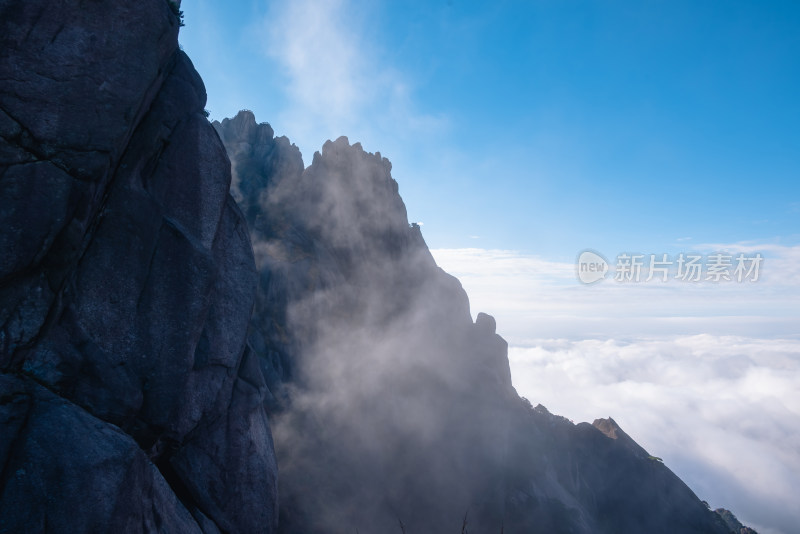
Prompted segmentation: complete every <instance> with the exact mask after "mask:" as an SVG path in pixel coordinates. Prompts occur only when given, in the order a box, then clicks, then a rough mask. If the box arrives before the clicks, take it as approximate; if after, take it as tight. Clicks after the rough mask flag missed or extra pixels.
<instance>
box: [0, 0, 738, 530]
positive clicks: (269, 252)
mask: <svg viewBox="0 0 800 534" xmlns="http://www.w3.org/2000/svg"><path fill="white" fill-rule="evenodd" d="M179 25H180V6H179V2H174V1H165V0H142V1H141V2H133V3H131V2H128V3H116V2H78V1H76V0H66V1H64V2H58V3H53V2H43V1H24V2H23V1H11V0H0V40H2V48H0V251H1V252H2V255H0V532H3V533H5V532H9V533H12V532H13V533H16V532H32V533H36V532H63V533H70V534H72V533H83V532H87V533H88V532H109V531H119V532H180V533H183V532H206V533H215V532H231V533H236V532H240V533H250V532H267V533H268V532H283V533H311V534H313V533H316V532H326V533H338V532H350V533H352V532H354V531H356V532H364V533H368V532H392V531H400V530H401V529H402V530H404V531H407V532H417V533H425V532H430V533H442V532H451V531H456V532H457V531H458V528H459V527H460V526H463V527H464V528H463V530H464V531H466V530H469V531H472V532H509V533H513V532H548V533H561V532H564V533H567V532H571V533H615V534H617V533H641V532H647V533H662V532H663V533H666V532H682V533H683V532H688V533H691V532H697V533H700V532H703V533H726V534H727V533H729V532H730V531H731V528H740V527H741V525H740V524H739V523H738V522H736V520H735V518H733V516H732V515H731V516H730V517H727V516H724V514H723V515H720V514H716V513H714V512H712V511H710V510H709V509H708V508H707V506H706V505H705V504H704V503H702V502H701V501H700V500H698V498H697V497H696V496H695V495H694V494H693V493H692V491H691V490H690V489H689V488H688V487H686V486H685V485H684V484H683V483H682V482H681V481H680V480H679V479H678V478H677V477H676V476H675V475H674V474H673V473H672V472H671V471H670V470H669V469H668V468H667V467H665V466H664V465H663V464H662V463H661V462H660V461H659V460H658V459H657V458H654V457H653V456H650V455H649V454H648V453H647V452H646V451H645V450H644V449H642V448H641V447H639V446H638V445H637V444H636V443H635V441H634V440H633V439H631V438H630V437H629V436H627V435H626V434H625V433H624V432H623V431H622V430H621V429H620V428H619V427H618V426H617V425H616V423H615V422H614V421H613V420H612V419H610V418H609V419H603V420H598V421H595V423H594V424H593V425H589V424H586V423H582V424H579V425H574V424H572V423H571V422H569V421H568V420H566V419H564V418H562V417H558V416H555V415H552V414H550V413H549V412H547V410H546V409H544V408H543V407H541V406H537V407H535V408H534V407H532V406H531V405H530V404H529V403H527V401H525V400H524V399H520V398H519V397H518V396H517V394H516V392H515V391H514V389H513V387H512V383H511V376H510V371H509V365H508V359H507V355H506V351H507V346H506V343H505V341H504V340H503V339H502V338H500V337H499V336H498V335H497V334H496V333H495V328H496V327H495V322H494V319H493V318H491V317H490V316H488V315H485V314H478V315H477V317H476V320H475V321H474V322H473V320H472V316H471V313H470V309H469V301H468V299H467V296H466V294H465V293H464V291H463V290H462V288H461V285H460V284H459V282H458V281H457V280H456V279H455V278H453V277H451V276H449V275H447V274H446V273H444V272H443V271H442V270H441V269H439V268H438V267H437V266H436V263H435V261H434V260H433V258H432V256H431V254H430V252H429V251H428V249H427V246H426V245H425V242H424V240H423V238H422V234H421V232H420V228H419V227H417V226H415V225H409V224H408V220H407V216H406V211H405V206H404V205H403V202H402V200H401V198H400V196H399V194H398V186H397V183H396V182H395V181H394V179H393V178H392V176H391V164H390V163H389V161H388V160H386V159H385V158H383V157H381V155H380V154H370V153H367V152H365V151H364V150H363V149H362V148H361V146H360V145H358V144H354V145H351V144H350V143H349V141H348V140H347V139H346V138H340V139H338V140H336V141H334V142H328V143H326V144H325V146H324V147H323V148H322V151H321V152H320V153H318V154H315V156H314V158H313V161H312V164H311V165H310V166H309V167H308V168H304V166H303V162H302V159H301V157H300V154H299V152H298V151H297V149H296V148H295V147H294V146H292V145H291V143H290V142H289V141H288V140H286V139H285V138H275V136H274V132H273V131H272V129H271V128H270V127H269V125H267V124H256V121H255V118H254V117H253V115H252V113H249V112H243V113H240V114H239V115H238V116H237V117H236V118H234V119H232V120H225V121H223V122H222V123H215V124H214V125H213V126H212V125H211V124H209V123H208V121H207V120H206V118H205V115H204V112H203V107H204V105H205V90H204V88H203V84H202V81H201V80H200V78H199V76H198V74H197V73H196V72H195V70H194V68H193V67H192V64H191V62H190V61H189V59H188V58H187V57H186V55H185V54H183V52H181V51H180V50H179V48H178V46H177V32H178V28H179ZM215 128H216V131H215ZM223 143H224V144H223ZM229 187H230V193H229ZM231 194H232V195H233V196H231ZM234 199H235V200H234ZM237 202H238V205H237ZM272 433H274V436H275V444H274V448H273V441H272ZM276 456H277V463H279V464H280V466H281V477H280V484H279V483H278V476H277V465H276ZM278 493H280V495H281V500H280V507H279V506H278V498H277V495H278ZM279 519H280V521H279ZM726 522H727V524H726ZM742 528H744V527H742Z"/></svg>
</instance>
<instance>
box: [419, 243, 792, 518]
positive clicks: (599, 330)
mask: <svg viewBox="0 0 800 534" xmlns="http://www.w3.org/2000/svg"><path fill="white" fill-rule="evenodd" d="M700 248H701V249H702V250H704V251H712V250H731V251H737V252H738V251H742V252H745V253H750V252H755V251H759V252H762V253H763V254H765V261H764V265H763V274H764V277H763V278H762V279H761V280H760V281H758V282H756V283H749V284H746V283H744V284H738V283H731V284H711V283H699V284H686V283H681V282H677V281H669V282H666V283H659V284H653V283H651V284H643V283H641V284H628V285H626V284H619V283H615V282H613V281H610V280H605V281H603V282H600V283H599V284H597V285H593V286H584V285H581V284H580V283H579V282H578V281H577V279H576V277H575V267H574V265H573V264H571V263H559V262H551V261H547V260H545V259H542V258H539V257H535V256H529V255H522V254H518V253H515V252H513V251H497V250H482V249H457V250H452V249H451V250H434V251H433V253H434V256H435V257H436V259H437V262H438V263H439V265H440V266H442V267H443V268H444V269H445V270H446V271H448V272H450V273H452V274H454V275H456V276H458V277H459V279H460V280H461V282H462V284H463V285H464V287H465V289H466V291H467V293H468V294H469V296H470V301H471V303H472V309H473V313H476V312H478V311H486V312H488V313H491V314H493V315H495V317H496V318H497V319H498V332H499V333H500V334H501V335H503V336H504V337H506V339H507V340H508V341H509V344H510V349H509V358H510V360H511V370H512V376H513V380H514V384H515V387H516V388H517V390H518V391H519V393H520V394H521V395H524V396H526V397H528V398H529V399H530V400H531V401H532V402H533V403H534V404H536V403H538V402H541V403H542V404H544V405H545V406H547V407H548V408H549V409H550V410H551V411H553V412H554V413H558V414H560V415H564V416H566V417H569V418H571V419H573V420H575V421H592V420H593V419H595V418H597V417H608V416H612V417H614V418H615V420H617V422H619V423H620V425H621V426H622V427H623V428H624V429H625V430H626V431H627V432H628V433H629V434H631V436H632V437H633V438H634V439H636V440H637V441H638V442H639V443H640V444H641V445H642V446H644V447H645V448H646V449H647V450H649V451H650V452H651V453H652V454H654V455H656V456H660V457H662V458H663V459H664V461H665V463H666V464H667V465H668V466H669V467H670V468H671V469H672V470H673V471H675V472H676V473H677V474H678V476H680V477H681V478H682V479H683V480H684V481H685V482H687V484H689V486H690V487H691V488H692V489H693V490H694V491H695V492H696V493H697V494H698V496H699V497H700V498H701V499H705V500H707V501H709V503H710V504H711V505H712V506H713V507H726V508H729V509H732V510H733V511H734V513H736V514H737V515H738V516H739V518H740V519H741V520H742V521H743V522H745V523H749V524H750V525H751V526H753V527H754V528H756V529H757V530H758V531H759V532H760V533H761V534H765V533H766V534H770V533H777V532H782V533H785V534H789V533H791V532H794V531H795V530H794V529H795V528H796V525H797V524H800V510H798V509H797V506H796V502H797V497H796V496H797V495H798V494H799V493H800V452H798V451H800V336H798V332H797V325H798V324H800V321H798V319H799V317H798V314H799V313H798V309H797V308H798V307H797V305H796V303H797V302H800V299H799V298H798V297H800V283H798V276H797V272H798V271H797V268H798V267H797V266H798V262H800V247H787V246H779V245H763V246H759V245H757V244H750V245H743V244H733V245H726V244H713V245H707V246H701V247H700ZM612 261H613V259H612Z"/></svg>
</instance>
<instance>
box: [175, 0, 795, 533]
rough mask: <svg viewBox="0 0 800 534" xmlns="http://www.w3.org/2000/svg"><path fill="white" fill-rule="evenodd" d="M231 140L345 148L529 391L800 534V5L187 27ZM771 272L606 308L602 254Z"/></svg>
mask: <svg viewBox="0 0 800 534" xmlns="http://www.w3.org/2000/svg"><path fill="white" fill-rule="evenodd" d="M183 9H184V11H185V13H186V14H185V19H186V27H184V28H183V29H182V30H181V35H180V42H181V44H182V46H183V48H184V50H185V51H186V52H187V53H188V54H189V56H190V57H191V58H192V60H193V62H194V64H195V66H196V68H197V70H198V71H199V72H200V74H201V75H202V77H203V79H204V81H205V83H206V88H207V91H208V95H209V99H208V106H207V107H208V109H209V110H210V111H211V117H212V118H213V119H222V118H224V117H230V116H233V115H234V114H236V112H237V111H239V110H240V109H245V108H246V109H250V110H253V111H254V112H255V115H256V119H257V120H259V121H263V122H269V123H270V124H272V126H273V128H274V130H275V132H276V133H277V134H278V135H286V136H288V137H289V138H290V139H291V140H292V141H293V142H295V143H296V144H297V145H298V146H299V147H300V149H301V151H302V153H303V156H304V159H305V161H306V163H309V162H310V161H311V156H312V155H313V152H314V151H316V150H319V149H320V147H321V146H322V144H323V143H324V142H325V140H327V139H335V138H337V137H338V136H340V135H347V136H348V137H349V139H350V141H351V142H356V141H358V142H361V143H362V145H363V146H364V148H365V149H366V150H369V151H372V152H375V151H380V152H381V153H382V154H383V155H384V156H386V157H388V158H389V159H390V160H391V161H392V163H393V176H394V178H395V179H396V180H397V181H398V183H399V185H400V192H401V194H402V196H403V199H404V200H405V203H406V206H407V208H408V212H409V219H410V220H411V221H420V222H422V223H424V226H423V235H424V236H425V239H426V241H427V242H428V244H429V246H430V247H431V248H432V249H433V253H434V256H435V257H436V260H437V262H438V263H439V264H440V265H441V266H442V267H443V268H444V269H445V270H447V271H448V272H451V273H452V274H454V275H456V276H458V278H459V279H460V280H461V282H462V284H463V285H464V288H465V289H466V290H467V293H468V294H469V296H470V301H471V304H472V312H473V315H475V314H476V313H477V312H478V311H486V312H489V313H491V314H493V315H495V317H496V318H497V323H498V332H499V333H500V334H501V335H503V336H504V337H505V338H506V339H507V340H508V341H509V347H510V348H509V359H510V362H511V368H512V378H513V382H514V385H515V387H516V388H517V390H518V392H519V393H520V394H521V395H524V396H526V397H528V398H530V399H531V400H532V401H533V402H534V404H536V403H537V402H541V403H542V404H544V405H545V406H547V407H548V408H550V409H551V410H552V411H553V412H555V413H559V414H562V415H565V416H567V417H569V418H572V419H574V420H576V421H581V420H588V421H591V420H593V419H594V418H595V417H607V416H609V415H611V416H613V417H614V418H615V419H616V420H617V422H619V423H620V424H621V426H622V427H623V428H624V429H625V430H626V431H627V432H628V433H629V434H631V435H632V436H633V437H634V438H635V439H636V440H637V441H638V442H639V443H640V444H642V445H643V446H644V447H645V448H647V449H648V450H649V451H650V452H651V453H652V454H655V455H656V456H660V457H662V458H664V461H665V463H666V464H667V465H668V466H669V467H670V468H671V469H673V470H674V471H675V472H676V473H677V474H678V475H679V476H680V477H681V478H683V479H684V480H685V481H686V482H687V483H688V484H689V485H690V487H692V488H693V489H694V490H695V491H696V492H697V493H698V495H699V496H700V497H701V498H703V499H706V500H708V501H709V502H710V503H711V505H712V506H714V507H717V506H725V507H728V508H731V509H733V510H734V512H736V513H737V515H738V516H739V517H740V519H742V520H743V521H744V522H746V523H749V524H751V525H752V526H754V527H756V528H757V530H758V531H759V532H760V533H761V534H779V533H785V534H788V533H790V532H793V529H796V525H797V524H800V510H798V509H797V506H796V495H797V494H798V493H800V455H798V453H797V451H798V450H800V332H798V330H797V325H798V324H800V305H798V304H799V303H800V97H798V95H800V3H797V2H777V1H776V2H738V1H724V2H722V1H718V2H710V1H694V2H681V1H649V2H635V1H629V2H612V1H603V2H588V1H587V2H575V1H570V0H549V1H530V2H494V3H491V4H489V3H478V2H464V1H459V0H445V1H442V2H391V3H388V2H362V1H360V0H294V1H292V2H285V1H283V2H267V1H258V2H255V1H254V2H248V1H241V2H235V3H233V2H228V3H223V2H211V1H210V0H198V1H195V2H186V3H185V4H184V6H183ZM586 248H591V249H594V250H597V251H599V252H601V253H603V254H604V255H605V256H606V257H607V258H608V259H609V260H610V262H612V264H613V262H614V259H615V257H616V255H617V254H619V253H621V252H640V253H643V254H650V253H653V254H661V253H667V254H671V255H673V258H674V255H676V254H677V253H679V252H684V251H685V252H701V253H704V254H708V253H710V252H712V251H720V250H726V251H730V252H732V253H735V252H742V253H747V254H755V253H762V254H763V255H764V257H765V260H764V264H763V267H762V277H761V279H760V280H759V281H758V282H757V283H741V284H740V283H727V284H725V283H722V284H713V283H710V282H708V283H707V282H701V283H689V284H686V283H680V282H676V281H674V280H671V281H669V282H667V283H663V284H662V283H657V282H654V283H650V284H619V283H615V282H614V281H613V280H604V281H602V282H600V283H599V284H596V285H592V286H583V285H581V284H580V283H579V282H578V281H577V280H576V278H575V270H574V261H575V258H576V257H577V255H578V253H579V252H580V251H581V250H583V249H586Z"/></svg>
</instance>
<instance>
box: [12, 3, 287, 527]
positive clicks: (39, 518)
mask: <svg viewBox="0 0 800 534" xmlns="http://www.w3.org/2000/svg"><path fill="white" fill-rule="evenodd" d="M177 6H178V3H176V2H167V1H165V0H143V1H142V2H88V3H87V2H77V1H66V2H59V3H52V2H43V1H9V0H5V1H2V2H0V40H2V48H0V73H1V74H0V78H2V80H0V84H1V85H0V250H2V256H0V425H1V426H2V432H0V466H2V471H1V472H0V532H45V531H46V532H65V533H79V532H109V531H120V532H142V531H147V532H150V531H153V532H155V531H158V532H221V531H224V532H272V531H273V530H274V527H275V524H276V521H277V496H276V484H277V467H276V463H275V456H274V452H273V446H272V439H271V434H270V426H269V421H268V419H267V415H266V411H265V409H264V404H263V400H264V398H265V396H266V395H267V388H266V385H265V382H264V379H263V376H262V373H261V370H260V368H259V364H258V359H257V358H256V356H255V355H254V353H253V352H252V351H251V350H250V349H249V348H248V346H247V329H248V323H249V319H250V315H251V311H252V308H253V299H254V297H253V295H254V290H255V288H256V285H257V273H256V270H255V266H254V259H253V254H252V247H251V245H250V241H249V236H248V231H247V225H246V223H245V220H244V218H243V216H242V214H241V211H240V210H239V208H238V207H237V205H236V203H235V202H234V200H233V199H232V197H231V196H230V195H229V193H228V189H229V183H230V163H229V160H228V158H227V155H226V153H225V149H224V148H223V146H222V144H221V142H220V140H219V138H218V136H217V135H216V133H215V132H214V129H213V128H212V127H211V125H210V124H209V123H208V121H207V120H206V118H205V116H204V113H203V107H204V105H205V99H206V95H205V89H204V87H203V83H202V81H201V79H200V77H199V76H198V74H197V73H196V72H195V70H194V68H193V66H192V64H191V62H190V60H189V59H188V57H187V56H186V55H185V54H184V53H183V52H182V51H180V50H179V49H178V43H177V34H178V27H179V24H180V21H179V17H178V15H177Z"/></svg>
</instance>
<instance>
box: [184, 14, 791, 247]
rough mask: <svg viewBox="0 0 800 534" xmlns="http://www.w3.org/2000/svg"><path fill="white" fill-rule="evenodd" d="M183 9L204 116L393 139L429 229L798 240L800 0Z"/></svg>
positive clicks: (492, 234)
mask: <svg viewBox="0 0 800 534" xmlns="http://www.w3.org/2000/svg"><path fill="white" fill-rule="evenodd" d="M184 9H185V11H186V24H187V25H186V27H185V28H184V29H183V30H182V33H181V38H180V41H181V43H182V45H183V47H184V49H185V50H186V51H187V52H188V53H189V55H190V56H191V57H192V59H193V61H194V62H195V64H196V66H197V68H198V70H199V71H200V73H201V74H202V75H203V78H204V80H205V82H206V85H207V88H208V93H209V102H208V108H209V109H210V110H211V112H212V117H213V118H218V119H221V118H223V117H225V116H231V115H233V114H235V113H236V111H238V110H239V109H241V108H248V109H252V110H253V111H254V112H255V113H256V117H257V119H258V120H261V121H267V122H270V123H271V124H272V125H273V127H274V128H275V131H276V132H277V133H278V134H284V135H287V136H288V137H289V138H290V139H292V140H293V141H294V142H296V143H297V144H298V146H300V148H301V150H302V152H303V155H304V158H305V159H306V161H307V162H308V161H310V156H311V155H312V153H313V151H314V150H317V149H319V147H320V146H321V145H322V143H323V142H324V141H325V140H326V139H327V138H331V137H333V138H335V137H337V136H339V135H347V136H348V137H349V138H350V140H351V142H354V141H360V142H361V143H362V144H363V145H364V147H365V148H366V149H367V150H370V151H381V153H382V154H384V155H385V156H387V157H389V159H390V160H392V162H393V164H394V176H395V178H396V179H397V180H398V181H399V183H400V187H401V193H402V194H403V197H404V199H405V201H406V204H407V206H408V210H409V217H410V218H411V219H412V220H418V221H422V222H423V223H424V225H425V226H424V233H425V237H426V239H427V240H428V243H429V244H430V245H431V247H433V248H443V247H444V248H449V247H466V246H479V247H481V248H492V249H515V250H522V251H525V252H530V253H536V254H543V255H546V256H547V257H550V258H553V259H562V260H563V259H568V258H572V257H574V255H575V254H576V253H577V251H578V250H580V249H582V248H586V247H593V248H596V249H599V250H604V251H608V253H609V254H615V253H616V252H618V251H621V250H640V251H643V252H661V251H664V252H668V251H672V250H676V249H677V248H680V246H682V245H681V243H683V241H680V242H679V241H678V240H679V239H684V240H685V238H691V240H692V241H693V242H695V243H707V242H738V241H768V242H780V243H784V244H791V243H797V242H798V241H799V240H800V185H798V184H800V176H799V174H800V128H799V127H798V124H800V98H797V96H796V95H797V94H799V93H800V60H798V58H800V31H798V30H799V29H800V5H798V4H796V3H791V2H786V3H780V2H770V3H755V2H699V3H698V2H674V1H670V2H646V3H642V2H602V3H601V2H570V1H565V2H555V1H546V2H516V3H515V2H498V3H493V4H492V5H491V6H487V5H486V4H485V3H477V2H476V3H468V2H462V1H457V0H451V1H447V2H439V3H434V2H419V3H415V2H392V3H367V2H358V1H353V2H346V1H343V0H342V1H324V2H299V3H295V4H293V5H292V6H287V5H280V4H270V3H268V2H237V3H225V4H223V3H212V2H209V1H200V2H192V3H191V4H190V3H187V4H186V5H185V6H184ZM476 236H477V237H476Z"/></svg>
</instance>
